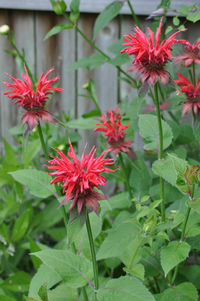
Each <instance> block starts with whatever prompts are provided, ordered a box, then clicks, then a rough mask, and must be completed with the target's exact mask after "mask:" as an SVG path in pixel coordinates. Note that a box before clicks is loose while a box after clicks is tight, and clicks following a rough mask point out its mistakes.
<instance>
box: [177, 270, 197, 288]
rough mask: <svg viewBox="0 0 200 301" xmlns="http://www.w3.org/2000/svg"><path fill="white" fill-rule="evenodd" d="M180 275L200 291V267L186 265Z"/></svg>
mask: <svg viewBox="0 0 200 301" xmlns="http://www.w3.org/2000/svg"><path fill="white" fill-rule="evenodd" d="M179 272H180V274H181V275H182V276H183V277H184V278H185V279H187V280H188V281H190V282H192V284H194V286H196V288H197V289H200V282H199V279H200V266H199V265H185V266H183V267H181V269H180V270H179Z"/></svg>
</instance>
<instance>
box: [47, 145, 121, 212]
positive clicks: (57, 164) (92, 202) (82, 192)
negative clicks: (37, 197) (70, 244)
mask: <svg viewBox="0 0 200 301" xmlns="http://www.w3.org/2000/svg"><path fill="white" fill-rule="evenodd" d="M95 153H96V149H95V147H93V148H92V150H91V151H90V153H89V154H88V155H85V149H84V151H83V154H82V157H81V160H80V161H79V160H78V158H77V156H76V154H75V152H74V150H73V147H72V145H71V144H70V147H69V150H68V157H69V158H68V157H67V156H65V155H64V153H63V152H61V151H59V150H57V154H58V155H59V156H60V158H59V157H54V158H53V159H52V160H50V161H49V164H51V165H50V166H48V169H50V170H55V171H53V172H50V173H48V174H49V175H51V176H56V177H55V178H54V179H53V180H52V181H51V184H53V183H58V182H61V183H62V185H61V186H62V187H63V194H64V193H66V198H65V199H64V200H63V201H62V203H61V205H63V204H66V203H68V202H69V201H70V200H72V204H71V206H70V208H69V210H72V209H73V208H74V207H75V206H76V207H77V211H78V214H79V215H80V213H81V210H82V208H83V207H85V206H86V207H87V208H88V209H90V210H93V211H95V212H96V213H97V212H98V209H99V203H98V201H99V200H104V199H105V198H106V197H105V195H104V194H102V193H99V192H97V191H95V190H94V188H95V187H96V188H99V186H104V185H105V184H106V181H107V180H106V178H105V177H104V176H102V175H101V173H102V172H106V171H109V172H115V170H113V169H110V168H108V167H106V165H113V164H114V162H115V161H114V160H113V159H110V158H106V159H105V158H104V156H105V154H106V152H103V153H102V154H101V155H100V156H99V157H95ZM70 159H71V160H70Z"/></svg>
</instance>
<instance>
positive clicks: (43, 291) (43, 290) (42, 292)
mask: <svg viewBox="0 0 200 301" xmlns="http://www.w3.org/2000/svg"><path fill="white" fill-rule="evenodd" d="M38 295H39V296H40V298H41V299H42V301H49V298H48V293H47V283H44V284H43V285H42V286H41V287H40V289H39V291H38Z"/></svg>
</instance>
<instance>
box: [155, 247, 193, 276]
mask: <svg viewBox="0 0 200 301" xmlns="http://www.w3.org/2000/svg"><path fill="white" fill-rule="evenodd" d="M189 251H190V246H189V245H188V244H187V243H186V242H178V241H172V242H170V243H169V244H168V245H167V246H164V247H162V249H161V253H160V258H161V265H162V268H163V271H164V272H165V276H166V275H167V274H168V273H169V271H171V270H172V269H173V268H174V267H175V266H177V265H178V264H179V263H180V262H182V261H183V260H185V259H186V258H187V257H188V254H189Z"/></svg>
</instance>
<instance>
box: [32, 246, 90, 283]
mask: <svg viewBox="0 0 200 301" xmlns="http://www.w3.org/2000/svg"><path fill="white" fill-rule="evenodd" d="M32 255H34V256H37V257H38V258H40V259H41V260H42V262H43V263H44V264H46V265H48V267H49V268H51V269H52V270H54V271H55V272H56V273H57V274H58V275H60V277H61V278H62V279H63V281H65V282H66V283H67V285H68V286H69V287H72V288H78V287H82V286H84V285H85V284H86V283H88V279H89V280H91V278H92V275H93V273H92V264H91V263H90V262H89V261H88V260H86V259H85V258H83V257H81V256H79V255H75V254H73V253H71V252H70V251H68V250H64V251H63V250H50V249H47V250H43V251H40V252H37V253H33V254H32Z"/></svg>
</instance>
